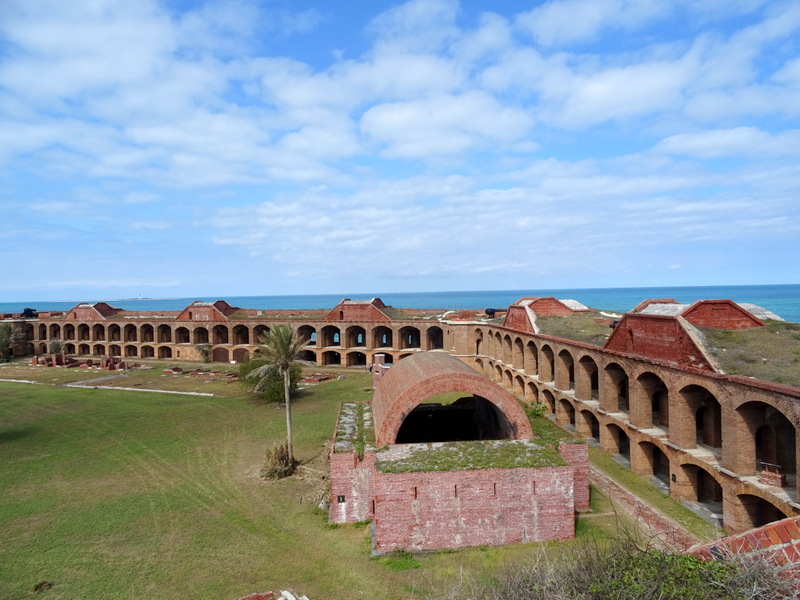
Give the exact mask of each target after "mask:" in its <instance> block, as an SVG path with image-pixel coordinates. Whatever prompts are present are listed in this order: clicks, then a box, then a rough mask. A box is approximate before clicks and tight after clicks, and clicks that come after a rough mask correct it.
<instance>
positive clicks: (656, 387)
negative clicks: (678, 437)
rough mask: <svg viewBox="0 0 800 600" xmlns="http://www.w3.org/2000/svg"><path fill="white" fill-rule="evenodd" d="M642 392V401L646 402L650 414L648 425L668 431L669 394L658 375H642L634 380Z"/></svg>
mask: <svg viewBox="0 0 800 600" xmlns="http://www.w3.org/2000/svg"><path fill="white" fill-rule="evenodd" d="M636 381H637V382H638V383H639V385H640V386H641V388H642V391H643V392H644V401H645V402H647V404H648V406H647V407H646V408H647V409H648V410H647V411H645V412H650V424H652V426H653V427H661V428H662V429H664V430H667V431H669V394H668V392H667V386H666V385H664V382H663V381H662V380H661V378H660V377H659V376H658V375H655V374H654V373H643V374H642V375H640V376H639V377H638V378H637V380H636Z"/></svg>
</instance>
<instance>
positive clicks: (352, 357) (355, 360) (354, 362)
mask: <svg viewBox="0 0 800 600" xmlns="http://www.w3.org/2000/svg"><path fill="white" fill-rule="evenodd" d="M347 366H348V367H366V366H367V355H366V354H364V353H363V352H348V353H347Z"/></svg>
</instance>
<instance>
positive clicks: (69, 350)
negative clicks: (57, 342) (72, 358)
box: [64, 344, 75, 354]
mask: <svg viewBox="0 0 800 600" xmlns="http://www.w3.org/2000/svg"><path fill="white" fill-rule="evenodd" d="M64 353H65V354H75V344H64Z"/></svg>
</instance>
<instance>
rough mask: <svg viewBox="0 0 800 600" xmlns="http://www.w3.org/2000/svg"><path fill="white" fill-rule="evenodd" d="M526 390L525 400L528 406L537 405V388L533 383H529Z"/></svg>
mask: <svg viewBox="0 0 800 600" xmlns="http://www.w3.org/2000/svg"><path fill="white" fill-rule="evenodd" d="M526 389H527V391H526V393H525V399H526V400H527V401H528V402H529V403H530V404H536V403H538V402H539V388H537V387H536V385H535V384H534V383H533V382H531V381H529V382H528V385H527V388H526Z"/></svg>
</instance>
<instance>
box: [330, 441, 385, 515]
mask: <svg viewBox="0 0 800 600" xmlns="http://www.w3.org/2000/svg"><path fill="white" fill-rule="evenodd" d="M330 466H331V510H330V521H331V523H355V522H356V521H366V520H367V519H371V518H372V517H373V513H372V501H373V499H374V490H373V486H374V479H375V468H374V466H375V453H374V452H365V453H364V460H363V461H359V460H358V455H357V454H356V453H355V451H353V452H340V453H332V454H331V456H330ZM342 499H343V500H344V501H343V502H340V500H342Z"/></svg>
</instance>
